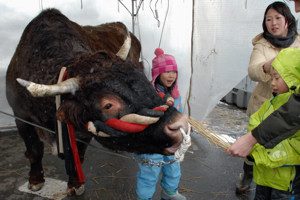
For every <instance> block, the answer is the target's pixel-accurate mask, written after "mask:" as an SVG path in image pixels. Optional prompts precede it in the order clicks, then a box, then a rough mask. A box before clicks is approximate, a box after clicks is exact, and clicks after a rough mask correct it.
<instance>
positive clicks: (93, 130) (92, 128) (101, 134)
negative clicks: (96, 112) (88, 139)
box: [87, 122, 110, 137]
mask: <svg viewBox="0 0 300 200" xmlns="http://www.w3.org/2000/svg"><path fill="white" fill-rule="evenodd" d="M87 129H88V131H89V132H91V133H93V134H94V135H96V136H98V137H110V135H108V134H106V133H104V132H102V131H98V132H97V130H96V127H95V125H94V123H93V122H88V126H87Z"/></svg>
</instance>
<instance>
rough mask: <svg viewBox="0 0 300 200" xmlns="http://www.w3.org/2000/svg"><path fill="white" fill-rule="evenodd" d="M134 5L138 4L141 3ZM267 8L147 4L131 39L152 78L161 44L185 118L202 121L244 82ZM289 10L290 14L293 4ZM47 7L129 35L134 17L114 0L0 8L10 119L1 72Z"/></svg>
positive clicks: (1, 105) (256, 0) (215, 2)
mask: <svg viewBox="0 0 300 200" xmlns="http://www.w3.org/2000/svg"><path fill="white" fill-rule="evenodd" d="M81 2H82V4H81ZM135 2H137V4H139V2H140V1H135ZM271 2H273V1H270V0H264V1H261V0H251V1H247V0H231V1H222V0H194V1H192V0H170V1H168V0H158V1H156V0H152V1H150V0H145V1H144V3H143V4H142V6H141V8H140V10H139V13H138V15H137V16H138V17H137V18H136V19H135V22H134V27H135V35H136V36H137V37H138V38H139V39H140V41H141V44H142V57H143V58H142V60H143V61H144V65H145V73H146V75H147V77H148V78H149V79H150V78H151V61H152V59H153V58H154V50H155V48H157V47H158V46H159V42H160V40H161V44H160V47H161V48H162V49H163V50H164V51H165V53H167V54H172V55H174V56H175V58H176V61H177V64H178V67H179V80H178V81H179V89H180V92H181V95H182V101H183V103H184V112H185V113H186V114H189V110H190V114H191V116H193V117H194V118H196V119H198V120H200V121H202V120H203V119H204V118H205V116H206V115H207V114H208V113H209V112H210V111H211V110H212V109H213V108H214V106H215V105H216V104H217V102H218V101H219V100H220V99H221V98H222V97H223V96H225V95H226V94H227V93H228V92H229V91H230V90H231V89H232V88H233V87H234V86H235V85H236V84H237V83H238V82H239V81H241V80H242V79H243V78H244V77H245V76H246V74H247V66H248V62H249V57H250V53H251V50H252V45H251V40H252V38H253V37H254V36H255V35H256V34H258V33H259V32H261V31H262V28H261V22H262V18H263V14H264V10H265V8H266V7H267V5H269V4H270V3H271ZM122 3H123V4H125V5H126V7H127V8H128V10H129V11H130V12H132V8H131V5H132V1H131V0H122ZM288 4H289V6H290V7H291V8H292V9H291V10H292V11H293V12H294V10H293V3H292V2H289V3H288ZM81 6H82V8H81ZM49 7H51V8H53V7H54V8H57V9H59V10H60V11H61V12H62V13H63V14H64V15H66V16H67V17H68V18H69V19H70V20H72V21H74V22H76V23H78V24H80V25H98V24H102V23H107V22H113V21H121V22H123V23H124V24H125V25H127V27H128V28H129V30H132V17H131V15H130V14H129V12H128V10H126V9H125V8H124V7H123V6H122V5H121V4H120V3H118V1H117V0H110V1H107V0H97V1H95V0H85V1H80V0H63V1H61V0H39V1H37V0H26V2H25V1H23V0H10V1H5V2H0V110H3V111H5V112H9V113H12V111H11V110H10V108H9V107H8V105H7V102H6V97H5V73H6V72H5V71H6V69H7V66H8V64H9V62H10V59H11V57H12V55H13V53H14V51H15V48H16V46H17V44H18V42H19V39H20V37H21V34H22V32H23V30H24V28H25V27H26V25H27V24H28V23H29V22H30V21H31V20H32V19H33V18H34V17H35V16H37V15H38V14H39V13H40V12H41V10H42V9H46V8H49ZM151 9H152V10H153V12H155V9H157V12H158V19H159V21H160V26H159V27H158V21H157V20H156V19H155V18H154V15H153V12H152V11H151ZM134 12H135V11H134ZM166 15H167V18H166V21H165V16H166ZM193 19H194V20H193ZM164 22H165V26H163V25H164ZM163 27H164V29H163ZM162 30H163V34H162ZM161 34H162V35H161ZM191 53H192V54H191ZM191 72H192V73H191ZM190 85H191V88H190ZM189 91H190V97H189V95H188V93H189ZM187 100H189V103H188V104H189V109H188V106H187V105H188V104H187ZM11 124H14V120H13V119H12V118H10V117H7V116H4V115H2V114H0V127H1V126H6V125H11Z"/></svg>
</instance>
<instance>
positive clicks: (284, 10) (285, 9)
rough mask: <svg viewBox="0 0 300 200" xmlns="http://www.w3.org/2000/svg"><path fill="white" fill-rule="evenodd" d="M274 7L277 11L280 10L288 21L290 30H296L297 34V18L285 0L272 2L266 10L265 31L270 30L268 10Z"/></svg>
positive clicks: (263, 24)
mask: <svg viewBox="0 0 300 200" xmlns="http://www.w3.org/2000/svg"><path fill="white" fill-rule="evenodd" d="M271 8H273V9H274V10H276V11H277V12H279V13H280V14H281V15H283V16H284V18H285V21H286V23H287V24H288V32H291V31H294V32H295V33H296V34H297V25H296V19H295V17H294V16H293V15H292V13H291V11H290V8H289V7H288V6H287V5H286V4H285V3H283V2H279V1H276V2H274V3H272V4H270V5H269V6H268V7H267V8H266V11H265V14H264V20H263V23H262V26H263V30H264V32H269V31H268V29H267V25H266V15H267V13H268V11H269V10H270V9H271Z"/></svg>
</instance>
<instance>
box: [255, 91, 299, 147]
mask: <svg viewBox="0 0 300 200" xmlns="http://www.w3.org/2000/svg"><path fill="white" fill-rule="evenodd" d="M299 129H300V95H299V94H298V95H296V94H293V95H292V96H291V97H290V98H289V100H288V101H287V103H285V104H284V105H282V106H281V107H280V108H279V109H278V110H276V111H275V112H273V113H272V114H271V115H270V116H268V117H267V118H266V119H265V120H264V121H263V122H262V123H261V124H260V125H259V126H257V127H256V128H255V129H253V130H252V135H253V137H255V138H256V139H257V142H258V143H259V144H261V145H263V146H264V147H265V148H269V149H270V148H273V147H275V146H276V145H277V144H278V143H279V142H281V141H282V140H284V139H286V138H289V137H290V136H292V135H294V134H295V133H296V132H297V131H298V130H299Z"/></svg>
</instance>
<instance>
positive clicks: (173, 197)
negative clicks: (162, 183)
mask: <svg viewBox="0 0 300 200" xmlns="http://www.w3.org/2000/svg"><path fill="white" fill-rule="evenodd" d="M161 199H162V200H186V197H185V196H183V195H182V194H180V193H179V192H178V190H176V191H169V190H164V189H162V190H161Z"/></svg>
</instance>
